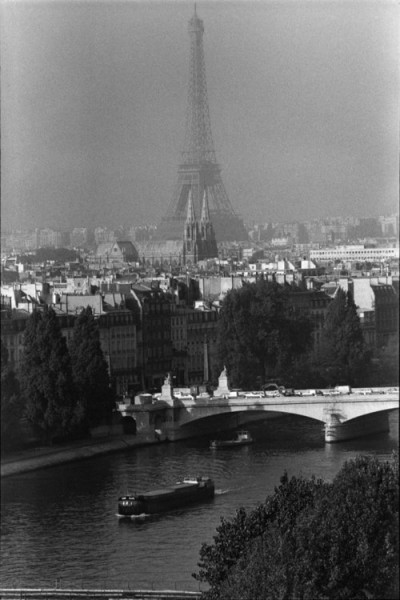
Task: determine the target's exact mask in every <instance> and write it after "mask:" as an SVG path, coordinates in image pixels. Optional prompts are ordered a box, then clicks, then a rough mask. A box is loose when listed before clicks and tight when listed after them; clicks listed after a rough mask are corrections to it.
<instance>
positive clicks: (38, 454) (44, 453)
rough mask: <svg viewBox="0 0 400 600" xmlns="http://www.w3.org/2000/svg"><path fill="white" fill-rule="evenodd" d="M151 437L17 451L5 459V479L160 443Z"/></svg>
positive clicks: (115, 439) (3, 461) (102, 440)
mask: <svg viewBox="0 0 400 600" xmlns="http://www.w3.org/2000/svg"><path fill="white" fill-rule="evenodd" d="M159 443H160V442H159V441H158V440H156V439H153V438H151V437H150V436H149V435H143V434H142V435H141V434H137V435H123V436H112V437H104V438H92V439H88V440H80V441H79V442H73V443H71V444H68V446H40V447H37V448H30V449H29V450H21V451H19V452H13V453H10V454H7V455H6V456H2V457H1V477H6V476H9V475H18V474H19V473H25V472H28V471H36V470H37V469H44V468H47V467H54V466H56V465H60V464H64V463H68V462H73V461H77V460H84V459H87V458H91V457H93V456H99V455H101V454H110V453H111V452H118V451H121V450H126V449H127V448H137V447H141V446H148V445H150V444H159Z"/></svg>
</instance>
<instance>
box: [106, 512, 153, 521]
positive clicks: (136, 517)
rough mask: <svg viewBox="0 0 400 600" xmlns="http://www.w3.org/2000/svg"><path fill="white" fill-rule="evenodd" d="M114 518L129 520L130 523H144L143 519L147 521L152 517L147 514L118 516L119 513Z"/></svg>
mask: <svg viewBox="0 0 400 600" xmlns="http://www.w3.org/2000/svg"><path fill="white" fill-rule="evenodd" d="M115 516H116V517H118V519H130V520H131V521H144V520H145V519H147V518H148V517H151V516H152V515H149V514H147V513H141V514H140V515H120V514H119V513H116V515H115Z"/></svg>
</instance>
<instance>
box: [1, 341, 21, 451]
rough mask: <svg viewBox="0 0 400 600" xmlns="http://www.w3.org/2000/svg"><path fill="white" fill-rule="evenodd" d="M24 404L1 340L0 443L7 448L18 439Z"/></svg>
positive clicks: (16, 443) (13, 444) (16, 442)
mask: <svg viewBox="0 0 400 600" xmlns="http://www.w3.org/2000/svg"><path fill="white" fill-rule="evenodd" d="M23 409H24V404H23V402H22V399H21V395H20V391H19V381H18V379H17V378H16V375H15V373H14V371H13V369H12V368H11V366H10V364H9V361H8V351H7V348H6V347H5V345H4V343H3V340H1V445H2V447H3V448H4V449H5V448H9V447H13V446H15V445H18V442H19V441H20V436H19V429H20V420H21V417H22V414H23Z"/></svg>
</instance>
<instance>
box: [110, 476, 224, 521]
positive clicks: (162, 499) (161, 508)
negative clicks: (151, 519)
mask: <svg viewBox="0 0 400 600" xmlns="http://www.w3.org/2000/svg"><path fill="white" fill-rule="evenodd" d="M214 494H215V486H214V482H213V480H212V479H210V478H209V477H196V478H195V479H191V478H186V479H183V480H182V481H178V482H177V483H175V484H173V485H170V486H168V487H165V488H161V489H158V490H152V491H149V492H144V493H142V494H136V493H134V494H132V495H126V496H121V497H120V498H119V499H118V516H119V517H131V516H137V515H142V514H145V515H154V514H157V513H160V512H165V511H168V510H173V509H174V508H180V507H184V506H186V505H187V504H193V503H195V502H201V501H204V500H209V499H211V498H213V497H214Z"/></svg>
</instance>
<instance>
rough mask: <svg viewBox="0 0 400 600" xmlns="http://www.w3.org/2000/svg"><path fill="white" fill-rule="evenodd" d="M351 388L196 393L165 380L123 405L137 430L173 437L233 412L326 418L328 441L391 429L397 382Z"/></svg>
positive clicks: (243, 416) (247, 416)
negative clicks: (153, 391) (391, 385)
mask: <svg viewBox="0 0 400 600" xmlns="http://www.w3.org/2000/svg"><path fill="white" fill-rule="evenodd" d="M346 391H347V393H346V392H343V391H342V392H340V391H338V389H335V390H318V391H317V390H297V391H295V392H294V394H295V395H292V396H284V395H282V394H281V393H280V392H278V391H276V392H265V393H263V392H248V393H245V392H231V391H230V390H229V389H228V390H225V394H222V395H221V394H220V395H217V394H216V393H214V395H213V396H209V395H208V394H200V395H197V396H192V395H191V394H184V393H182V392H179V391H178V390H173V388H172V385H171V383H170V381H167V380H166V381H165V383H164V386H163V388H162V393H161V394H160V395H158V396H154V397H153V396H150V395H149V394H145V395H142V396H139V397H137V398H135V403H134V404H131V403H130V404H126V403H125V404H123V403H120V405H119V411H120V413H121V414H122V415H123V416H125V417H128V416H129V417H131V418H133V419H135V421H136V424H137V428H138V430H141V431H143V432H144V431H149V432H150V431H151V432H152V434H154V435H156V436H159V437H160V439H165V438H167V439H169V440H178V439H184V438H189V437H194V436H195V435H196V433H197V435H199V434H203V433H205V432H207V433H208V432H212V431H213V430H214V431H215V429H216V428H217V424H218V428H219V429H221V425H222V424H223V423H225V425H226V426H225V429H228V428H230V427H232V424H233V423H234V421H233V420H232V419H229V418H228V415H229V416H231V415H235V414H236V415H237V416H238V417H240V424H244V423H247V422H250V421H254V420H263V419H266V418H268V416H270V417H271V415H273V414H274V413H275V414H279V415H282V414H290V415H299V416H302V417H307V418H310V419H314V420H317V421H320V422H321V423H323V424H324V431H325V441H327V442H335V441H341V440H345V439H350V438H355V437H360V436H362V435H367V434H369V433H376V432H379V431H386V430H388V428H389V424H388V414H389V412H390V411H392V410H395V409H398V408H399V390H398V388H373V389H366V388H359V389H353V390H350V389H348V390H346ZM216 392H218V390H217V391H216ZM268 394H270V395H268ZM224 415H225V417H224ZM236 422H237V423H239V420H238V419H237V421H236ZM205 425H207V427H206V428H205V427H204V426H205Z"/></svg>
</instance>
